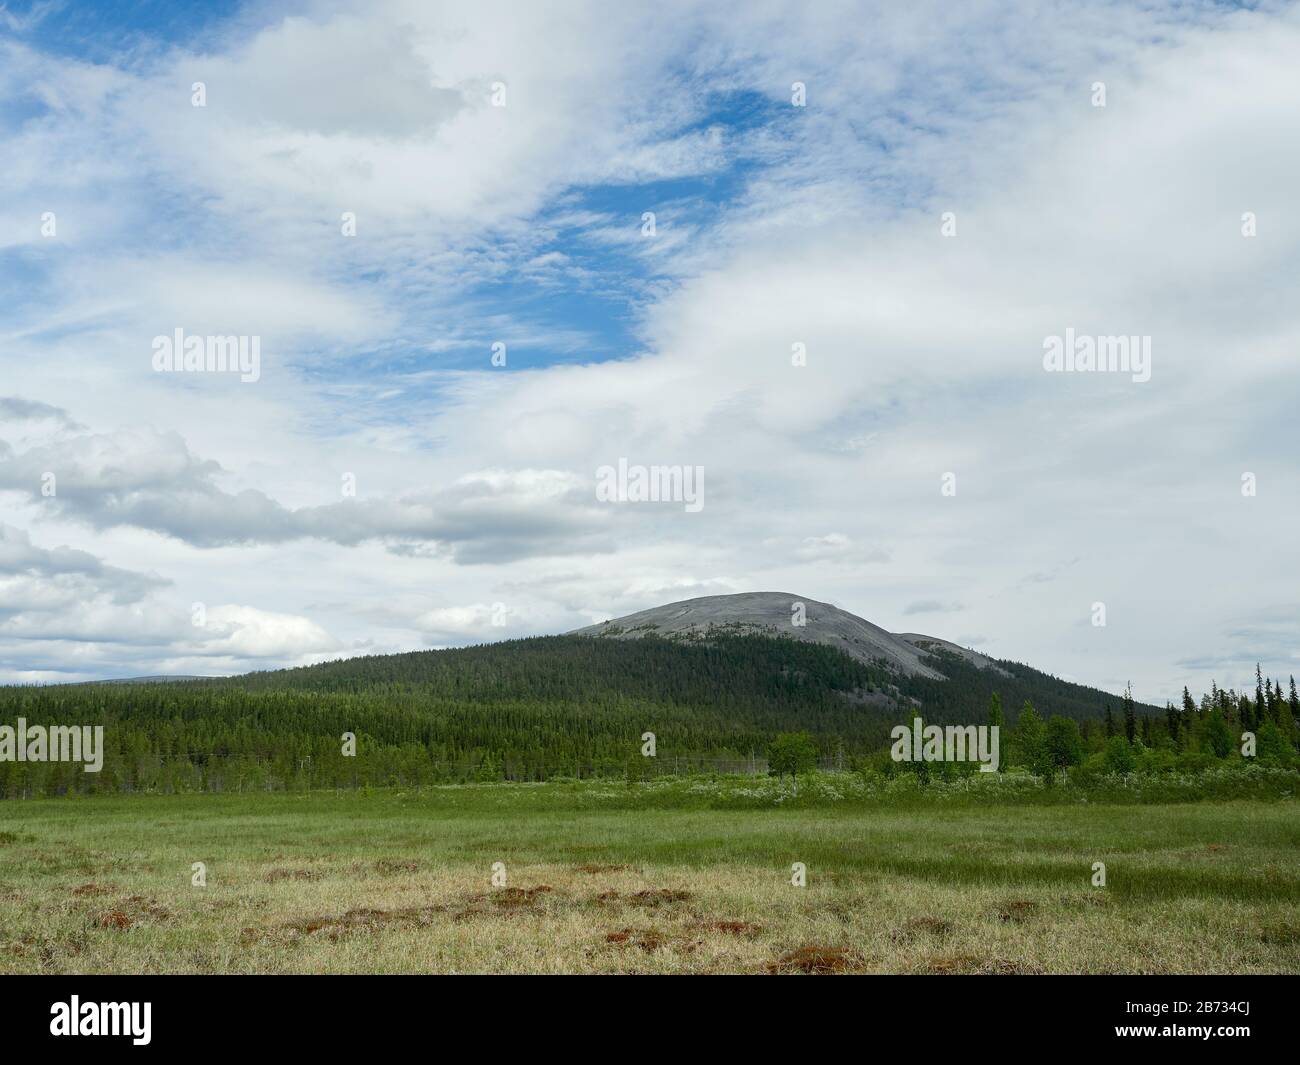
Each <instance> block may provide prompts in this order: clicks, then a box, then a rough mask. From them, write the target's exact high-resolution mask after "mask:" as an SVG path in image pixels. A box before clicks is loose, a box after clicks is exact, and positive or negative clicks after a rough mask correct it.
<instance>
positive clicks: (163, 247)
mask: <svg viewBox="0 0 1300 1065" xmlns="http://www.w3.org/2000/svg"><path fill="white" fill-rule="evenodd" d="M1298 40H1300V26H1298V25H1297V14H1296V9H1295V6H1294V5H1292V4H1261V5H1257V9H1254V10H1243V9H1239V8H1237V7H1235V6H1229V5H1219V4H1213V3H1190V4H1189V3H1180V4H1168V5H1164V4H1158V3H1155V4H1150V5H1143V6H1141V7H1135V6H1134V5H1130V4H1121V3H1115V4H1110V3H1090V4H1081V5H1071V6H1069V7H1068V8H1063V7H1062V6H1060V5H1056V4H1052V3H1046V2H1044V3H1041V4H1040V3H1029V4H1026V5H1024V6H1023V7H1018V8H1017V10H1016V12H1015V13H1013V14H1008V13H1007V12H1006V10H1005V9H1004V8H1002V7H1000V6H998V5H991V4H974V5H970V6H969V7H962V8H961V9H953V8H952V7H951V5H945V4H938V3H933V4H932V3H918V4H911V5H905V6H904V5H895V4H886V3H880V4H874V3H865V2H851V0H845V2H843V3H833V4H826V5H817V6H816V7H814V8H808V7H807V6H806V5H803V6H801V5H797V4H793V3H790V4H786V3H773V4H771V5H763V6H759V7H755V8H751V9H747V10H745V11H743V12H730V13H723V12H719V11H716V10H714V9H713V8H711V7H710V6H708V5H701V4H692V3H666V4H655V5H639V4H631V5H618V6H617V7H615V8H612V7H610V6H609V5H601V4H597V3H594V2H591V3H588V2H583V0H568V2H565V3H561V4H557V5H547V7H546V9H545V10H541V9H540V8H539V7H537V6H534V5H520V4H486V5H485V4H473V5H470V4H465V3H458V2H442V3H437V2H435V3H425V2H419V3H417V2H414V0H412V2H409V3H407V2H401V0H395V2H393V3H389V4H384V5H372V4H351V3H347V2H342V0H331V2H328V3H312V2H302V3H296V4H292V5H284V4H277V3H260V4H256V5H240V4H216V5H214V4H204V5H186V4H98V5H72V4H49V5H42V4H26V3H23V4H16V3H9V4H6V5H4V6H3V7H0V139H3V142H4V143H3V147H2V150H3V152H4V157H5V159H6V161H7V166H6V167H5V169H4V172H3V173H0V297H2V298H3V299H4V301H5V305H6V306H7V307H8V308H9V309H10V310H9V314H8V315H7V316H6V319H5V321H4V322H3V324H0V364H2V365H3V369H4V371H5V374H4V380H5V382H6V386H5V387H4V388H3V389H0V593H2V594H0V677H2V678H5V679H16V680H32V681H44V680H53V679H79V678H83V677H91V676H121V675H130V674H140V673H164V672H186V673H228V672H234V671H238V670H243V669H249V668H266V667H268V666H273V665H281V664H288V663H297V662H309V661H316V660H320V659H322V658H329V657H334V656H338V655H342V654H353V653H373V652H376V651H393V650H405V649H410V648H414V647H425V646H446V645H451V644H459V643H466V642H474V641H478V640H483V639H497V638H501V637H503V636H510V635H519V634H529V633H543V632H556V631H564V630H566V629H569V628H574V627H577V626H579V625H582V624H586V623H589V622H591V621H594V620H599V619H601V618H603V617H608V616H611V615H616V614H622V613H627V612H630V611H633V610H636V609H641V608H644V607H647V606H652V605H655V604H657V603H661V602H666V601H670V600H673V599H679V598H686V597H689V596H691V595H703V594H714V593H719V592H728V591H751V590H773V589H776V590H789V591H792V592H795V593H797V594H800V595H804V596H806V597H808V598H811V599H818V600H824V601H830V602H834V603H836V604H837V605H840V606H842V607H844V608H846V609H849V610H852V611H854V612H855V613H858V614H860V615H862V616H864V617H866V618H868V619H869V620H871V621H873V622H875V623H877V624H880V625H883V626H885V627H886V628H890V629H892V630H895V631H900V630H903V629H907V630H910V631H916V630H918V629H920V630H922V631H927V632H930V633H932V634H933V635H936V636H940V637H944V638H947V639H952V640H956V641H957V642H960V643H964V644H967V645H969V646H975V647H978V648H979V649H980V650H982V651H985V652H986V653H991V654H994V655H997V656H1001V657H1008V658H1013V659H1019V660H1023V661H1028V662H1030V663H1032V664H1034V665H1037V666H1039V667H1040V668H1045V669H1049V670H1051V671H1053V672H1056V673H1058V674H1061V675H1066V676H1070V677H1073V678H1075V679H1079V680H1081V681H1085V682H1087V683H1090V684H1095V685H1099V686H1103V687H1110V688H1112V689H1116V690H1118V689H1122V688H1123V686H1124V684H1125V683H1126V682H1128V681H1130V680H1131V681H1132V682H1133V683H1134V687H1135V690H1136V691H1137V692H1138V693H1139V695H1140V696H1141V697H1142V698H1143V699H1144V700H1147V701H1154V702H1159V701H1161V700H1162V699H1163V698H1165V697H1166V696H1168V695H1170V694H1174V695H1176V694H1178V693H1179V692H1180V691H1181V688H1182V685H1183V684H1188V685H1189V686H1191V687H1192V688H1193V689H1194V690H1200V689H1201V688H1204V687H1208V684H1209V681H1210V679H1211V677H1214V678H1215V679H1217V680H1218V682H1219V683H1220V684H1224V685H1228V684H1234V683H1235V684H1240V683H1245V682H1246V681H1250V682H1251V683H1252V684H1253V671H1254V662H1255V661H1256V660H1257V659H1259V660H1261V661H1264V662H1265V668H1266V670H1267V671H1268V672H1270V673H1272V674H1273V675H1275V676H1276V675H1283V676H1284V675H1285V674H1286V673H1288V672H1292V671H1295V668H1296V665H1297V662H1296V659H1297V657H1298V656H1300V630H1298V628H1297V624H1298V623H1297V621H1296V616H1297V611H1296V610H1295V609H1294V607H1295V603H1294V595H1293V593H1292V592H1291V591H1290V590H1289V589H1287V588H1285V587H1284V582H1280V581H1279V579H1278V574H1279V573H1284V572H1288V571H1289V569H1294V568H1295V563H1297V562H1300V559H1297V558H1296V557H1295V553H1296V548H1295V547H1294V545H1293V544H1291V542H1290V541H1291V540H1292V539H1294V537H1291V536H1289V535H1288V530H1289V529H1290V528H1292V527H1293V525H1294V520H1295V518H1296V516H1297V515H1296V500H1297V498H1300V495H1298V494H1297V493H1296V491H1295V485H1296V480H1295V478H1296V464H1297V460H1296V456H1295V453H1294V448H1292V447H1290V446H1289V444H1288V439H1289V436H1288V433H1289V428H1288V427H1289V421H1288V411H1287V409H1286V407H1287V402H1286V399H1287V397H1289V396H1291V395H1294V394H1295V392H1296V387H1295V386H1296V384H1297V382H1296V380H1295V376H1296V368H1295V363H1294V359H1293V358H1291V357H1290V354H1291V353H1292V352H1293V351H1294V343H1295V337H1296V335H1297V334H1298V333H1300V322H1298V321H1297V319H1296V310H1295V307H1294V299H1293V297H1292V295H1291V293H1290V291H1289V287H1288V282H1287V279H1288V278H1290V277H1293V276H1294V272H1295V266H1296V265H1297V263H1296V251H1297V245H1298V242H1300V222H1297V221H1296V220H1295V219H1294V211H1292V210H1291V209H1290V208H1291V206H1292V204H1293V200H1294V193H1293V190H1292V187H1291V186H1292V185H1293V180H1292V179H1293V175H1294V173H1295V171H1296V168H1297V164H1298V163H1300V159H1297V158H1295V156H1296V152H1297V151H1300V149H1296V148H1293V147H1292V146H1293V145H1296V144H1300V137H1297V136H1296V133H1297V132H1300V131H1297V129H1296V128H1295V125H1296V122H1297V116H1296V114H1295V113H1294V108H1293V107H1291V106H1289V105H1288V102H1289V101H1291V100H1293V99H1294V98H1295V90H1296V88H1297V85H1296V80H1295V79H1296V77H1297V75H1296V71H1297V70H1300V65H1297V64H1296V62H1295V59H1296V56H1297V54H1300V45H1298V44H1297V42H1298ZM196 82H201V83H202V84H203V86H204V91H205V94H206V98H205V106H203V107H195V106H193V101H192V86H193V85H194V83H196ZM795 82H799V83H801V84H803V85H804V86H805V88H806V106H802V107H797V106H794V104H793V101H792V86H793V84H794V83H795ZM498 83H500V84H504V85H505V86H506V97H505V106H504V107H496V106H494V105H493V101H492V94H493V91H494V90H493V86H494V85H496V84H498ZM1098 83H1102V84H1104V85H1105V90H1106V100H1105V106H1104V107H1102V106H1096V104H1095V94H1096V90H1095V86H1096V85H1097V84H1098ZM646 212H653V213H654V214H655V216H656V229H655V233H654V235H653V236H652V237H650V236H645V235H643V234H642V218H643V216H644V214H645V213H646ZM1246 213H1249V214H1250V215H1251V216H1252V217H1253V218H1255V219H1256V222H1257V227H1258V228H1257V232H1256V234H1255V235H1254V236H1250V237H1247V236H1244V235H1243V226H1244V223H1243V218H1244V217H1245V215H1246ZM949 214H951V216H952V217H954V218H955V219H956V228H955V230H953V231H952V232H946V231H944V230H943V229H941V223H942V220H943V218H945V217H947V216H948V215H949ZM345 215H352V216H355V219H356V234H355V236H351V235H347V234H346V233H345V230H344V227H343V225H342V221H343V219H344V217H345ZM47 217H52V218H53V219H54V220H55V225H54V229H53V231H48V232H47V230H48V228H49V227H48V226H45V223H44V220H45V219H46V218H47ZM177 328H181V329H183V330H185V331H186V333H187V334H189V335H198V336H218V335H220V336H224V335H234V336H242V337H257V338H258V340H259V342H260V350H261V352H262V361H261V367H260V374H259V376H258V380H257V381H256V382H255V383H242V382H240V381H239V379H238V377H232V376H230V375H226V376H220V375H212V374H160V373H157V372H155V371H154V368H153V365H152V363H151V350H152V344H153V342H154V338H156V337H158V336H170V335H171V334H172V332H173V331H174V330H175V329H177ZM1067 328H1069V329H1073V330H1075V331H1076V332H1080V333H1089V334H1096V335H1097V336H1106V335H1115V334H1122V335H1140V336H1148V337H1150V338H1151V340H1152V350H1153V352H1154V355H1153V372H1152V374H1151V378H1150V381H1148V382H1146V383H1135V382H1134V381H1133V380H1132V378H1131V377H1130V376H1126V375H1121V374H1096V375H1091V376H1088V375H1077V374H1076V375H1067V374H1053V373H1048V372H1045V370H1044V366H1043V362H1042V352H1043V350H1044V349H1043V345H1044V342H1045V339H1046V338H1049V337H1052V336H1055V335H1059V334H1063V333H1064V331H1065V330H1066V329H1067ZM495 343H503V344H505V346H506V350H507V352H508V356H507V363H506V365H505V366H493V365H492V364H491V362H490V357H491V353H492V346H493V344H495ZM798 346H802V348H803V350H804V351H805V352H806V354H807V358H806V361H805V362H804V363H802V364H799V363H796V362H795V361H793V360H792V358H791V355H792V351H793V350H794V349H795V348H796V347H798ZM42 405H43V406H42ZM1239 411H1242V412H1249V414H1248V416H1247V415H1239V414H1238V412H1239ZM620 458H622V459H626V460H628V461H629V462H631V463H644V464H666V465H672V464H682V465H690V466H700V467H703V469H704V470H705V484H706V486H707V489H706V491H707V502H706V505H705V506H704V507H703V509H702V510H700V511H698V512H696V513H685V512H683V511H682V510H681V508H672V507H664V506H651V507H638V506H635V505H622V506H620V505H612V506H611V505H608V504H604V503H601V502H600V501H599V500H598V499H597V498H596V495H595V493H594V491H593V482H594V478H595V473H596V470H597V469H598V468H599V467H601V466H603V465H607V464H611V463H615V462H617V461H618V460H619V459H620ZM949 474H952V475H953V477H954V482H953V483H955V484H956V485H957V486H958V487H957V490H956V493H955V495H954V494H943V493H942V492H941V491H940V485H941V483H944V479H945V478H946V477H947V476H948V475H949ZM1247 474H1250V475H1251V476H1252V477H1253V478H1254V481H1255V483H1257V485H1258V491H1257V493H1256V494H1253V495H1245V494H1243V492H1242V491H1241V485H1242V483H1243V477H1245V475H1247ZM46 475H53V482H51V483H55V484H57V489H56V490H54V491H52V492H48V493H43V491H42V485H43V484H45V483H47V478H46ZM350 484H351V485H355V493H354V494H353V493H351V492H350V490H348V489H347V488H346V487H345V486H348V485H350ZM1172 529H1176V530H1177V535H1176V536H1174V535H1172V534H1171V533H1170V530H1172ZM1247 531H1248V532H1247ZM1288 568H1289V569H1288ZM1205 575H1212V578H1206V576H1205ZM1098 602H1102V603H1105V604H1106V606H1107V615H1108V619H1109V620H1108V623H1107V625H1106V626H1104V627H1097V626H1094V625H1093V624H1092V623H1091V621H1090V619H1091V617H1092V616H1093V605H1094V604H1095V603H1098ZM195 604H202V605H203V607H204V610H203V611H202V612H201V613H202V614H203V616H204V617H205V618H206V619H207V620H206V621H205V622H204V623H203V624H202V625H196V624H194V623H193V622H192V621H191V617H192V616H193V614H194V611H193V607H194V605H195Z"/></svg>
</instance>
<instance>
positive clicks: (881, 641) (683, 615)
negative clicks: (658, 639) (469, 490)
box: [572, 592, 997, 679]
mask: <svg viewBox="0 0 1300 1065" xmlns="http://www.w3.org/2000/svg"><path fill="white" fill-rule="evenodd" d="M800 603H802V604H803V612H804V618H805V623H804V624H803V625H796V624H794V621H793V619H794V617H795V616H796V609H797V608H796V604H800ZM724 627H725V628H726V630H727V631H732V632H740V633H744V632H752V633H757V634H763V635H777V636H789V637H792V638H793V639H796V640H811V641H813V642H814V643H824V644H829V645H830V646H832V647H838V648H839V649H840V650H841V651H844V652H845V653H846V654H849V655H851V656H852V657H854V658H857V659H860V660H862V661H865V662H883V663H884V664H885V665H886V666H887V667H888V668H890V669H893V670H895V671H897V672H899V673H903V674H906V675H909V676H920V677H931V678H935V679H942V678H943V674H942V673H938V672H936V671H935V670H933V669H931V668H930V667H928V666H926V665H923V664H922V662H921V658H922V657H923V656H924V655H925V654H926V653H928V645H929V644H937V645H939V647H941V648H943V649H945V650H951V651H953V652H954V653H956V654H960V655H961V656H962V657H963V658H965V659H967V660H968V661H970V662H972V663H973V664H974V665H976V666H979V667H980V668H981V669H984V668H990V667H991V668H994V669H996V668H997V667H996V666H994V665H993V663H992V661H991V660H990V659H988V658H985V657H984V656H983V655H981V654H977V653H976V652H974V651H970V650H967V649H966V648H963V647H958V646H957V645H956V644H951V643H948V642H947V641H946V640H936V639H934V638H932V637H929V636H920V635H917V634H915V633H907V634H904V635H895V634H894V633H890V632H886V631H885V630H884V629H882V628H881V627H880V626H879V625H873V624H871V622H869V621H866V620H864V619H863V618H860V617H858V616H857V615H856V614H850V613H849V612H848V611H847V610H841V609H839V608H838V607H834V606H831V605H830V604H829V603H819V602H818V601H817V600H815V599H809V598H807V597H806V596H799V595H793V594H790V593H788V592H741V593H740V594H738V595H707V596H704V597H702V598H700V599H685V600H682V601H681V602H679V603H668V604H667V605H666V606H656V607H651V608H650V609H649V610H641V611H638V612H637V613H635V614H628V615H627V616H626V617H621V618H614V619H612V620H610V621H606V622H602V623H601V624H599V625H588V626H586V627H585V628H581V629H575V630H574V632H573V633H572V635H575V636H601V637H610V638H616V639H635V638H637V637H640V636H646V635H651V634H657V635H660V636H667V637H673V636H685V635H704V634H707V633H708V632H709V631H710V630H711V629H712V630H717V629H721V628H724Z"/></svg>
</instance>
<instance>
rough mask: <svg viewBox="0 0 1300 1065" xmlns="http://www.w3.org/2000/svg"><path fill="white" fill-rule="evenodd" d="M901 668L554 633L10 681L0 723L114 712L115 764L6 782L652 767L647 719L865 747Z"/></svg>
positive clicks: (722, 749) (46, 766)
mask: <svg viewBox="0 0 1300 1065" xmlns="http://www.w3.org/2000/svg"><path fill="white" fill-rule="evenodd" d="M888 679H889V675H888V674H887V673H886V672H885V671H884V670H881V669H877V668H874V667H871V666H868V665H865V664H863V663H860V662H857V661H855V660H854V659H852V658H849V657H848V656H846V655H844V654H842V653H841V652H839V651H837V650H835V649H833V648H828V647H824V646H821V645H818V644H812V643H804V642H796V641H793V640H787V639H768V638H762V637H726V638H722V639H719V640H716V641H710V642H709V643H708V644H697V643H678V642H674V641H668V640H662V639H655V638H651V639H646V640H635V641H613V640H593V639H590V638H585V637H548V638H542V639H534V640H517V641H510V642H508V643H501V644H493V645H489V646H485V647H475V648H465V649H461V650H455V651H442V652H421V653H416V654H409V655H392V656H383V657H370V658H361V659H350V660H346V661H342V662H332V663H327V664H325V665H322V666H315V667H309V668H306V669H301V670H284V671H277V672H273V673H260V674H250V675H248V676H245V677H237V678H232V679H230V680H222V681H189V682H181V683H176V684H141V685H123V684H111V685H109V684H104V685H74V686H59V687H7V688H0V723H7V724H11V725H12V724H14V723H15V722H16V720H17V719H18V718H19V717H22V718H24V719H26V721H27V723H28V724H29V725H46V726H48V725H55V724H58V725H92V726H93V725H103V726H105V735H104V742H105V756H104V766H103V769H102V770H101V771H100V772H99V773H85V772H83V770H82V768H81V766H79V765H72V764H67V763H43V762H21V763H20V762H0V795H3V796H4V797H8V798H14V797H22V796H34V795H61V794H66V793H68V792H79V793H89V792H100V791H110V792H116V791H122V792H131V791H163V792H173V791H248V790H281V789H290V790H292V789H308V788H322V787H324V788H330V787H341V788H350V787H364V786H386V785H417V786H418V785H425V784H439V783H456V782H464V781H476V780H477V781H490V780H503V779H505V780H546V779H551V778H554V777H557V776H569V777H587V776H621V775H624V774H625V773H626V772H627V771H628V769H629V766H631V767H632V769H633V771H635V772H642V771H644V763H645V759H644V758H643V757H642V755H641V747H642V744H643V742H644V741H643V740H642V736H643V735H644V734H645V733H646V732H652V733H654V734H655V743H656V747H657V757H659V758H663V759H675V758H677V759H690V758H697V759H698V758H706V759H710V760H735V761H737V762H739V761H742V760H747V759H750V758H752V757H754V756H756V755H757V756H760V757H761V755H762V752H763V749H764V746H765V745H766V743H767V741H768V740H769V739H770V738H771V737H772V736H773V735H775V734H777V733H779V732H782V731H788V730H791V729H794V728H798V729H803V730H806V731H809V732H811V733H813V734H814V735H816V736H818V737H819V739H820V741H821V742H822V743H823V744H824V746H825V748H826V749H827V750H828V751H832V750H838V749H839V748H838V746H837V745H838V744H839V743H840V742H841V740H840V738H841V737H843V742H844V743H845V744H846V745H848V744H851V745H852V746H851V748H850V749H851V750H856V751H866V750H868V749H870V747H871V745H872V744H873V743H875V742H878V741H879V739H880V738H882V737H883V736H884V735H886V734H887V731H888V718H887V717H885V716H882V715H878V714H870V713H869V712H867V713H864V710H863V707H862V705H861V704H860V703H859V702H858V701H855V699H857V698H860V697H862V696H863V695H864V694H869V693H872V692H875V693H877V694H881V695H882V697H887V696H884V693H883V686H884V685H885V683H886V682H887V680H888ZM850 696H853V697H852V698H851V697H850ZM864 726H866V727H865V728H864ZM345 734H351V735H352V736H354V737H355V743H354V745H351V746H350V747H349V745H348V744H347V743H346V742H345V740H344V736H345ZM345 748H348V749H345Z"/></svg>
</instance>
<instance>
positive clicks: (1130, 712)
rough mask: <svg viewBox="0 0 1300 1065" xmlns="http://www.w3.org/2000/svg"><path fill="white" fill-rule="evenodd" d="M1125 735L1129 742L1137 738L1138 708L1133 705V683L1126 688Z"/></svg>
mask: <svg viewBox="0 0 1300 1065" xmlns="http://www.w3.org/2000/svg"><path fill="white" fill-rule="evenodd" d="M1124 735H1125V736H1126V737H1128V741H1129V743H1132V742H1133V741H1134V740H1135V739H1137V708H1136V707H1134V705H1133V685H1132V683H1130V684H1129V685H1128V687H1126V688H1125V689H1124Z"/></svg>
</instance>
